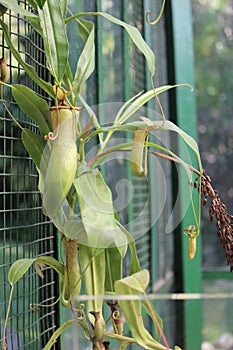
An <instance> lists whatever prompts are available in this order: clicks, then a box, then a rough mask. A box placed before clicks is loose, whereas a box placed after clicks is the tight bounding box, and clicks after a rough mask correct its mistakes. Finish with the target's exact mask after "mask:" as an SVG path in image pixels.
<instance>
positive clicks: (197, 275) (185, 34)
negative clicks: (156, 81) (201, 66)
mask: <svg viewBox="0 0 233 350" xmlns="http://www.w3.org/2000/svg"><path fill="white" fill-rule="evenodd" d="M171 16H172V27H173V28H172V31H173V50H174V70H175V82H174V83H189V84H192V85H193V84H194V77H193V61H194V60H193V40H192V36H193V34H192V14H191V1H189V0H172V1H171ZM176 112H177V115H176V123H177V124H178V126H179V127H181V128H182V129H183V130H184V131H186V132H187V133H188V134H189V135H191V136H192V137H194V138H196V137H197V132H196V110H195V95H194V93H191V92H190V91H189V90H188V89H186V90H185V89H183V88H178V89H177V90H176ZM179 176H180V180H181V184H182V183H183V181H186V182H187V178H186V176H185V174H184V171H183V172H182V171H181V173H180V174H179ZM181 191H182V189H181ZM187 195H188V194H187V191H186V193H185V191H183V193H182V195H181V212H182V209H185V208H184V205H185V196H187ZM190 220H192V215H191V210H190V208H189V210H188V211H187V213H186V215H185V217H184V219H183V220H182V223H181V227H180V229H181V234H182V230H184V229H185V228H186V227H188V226H189V225H190V224H192V221H190ZM181 243H182V250H181V252H182V264H183V268H182V272H183V276H182V277H183V289H184V292H186V293H187V292H201V278H202V276H201V251H200V236H199V237H198V243H197V254H196V257H195V258H194V260H189V259H188V257H187V244H188V239H187V237H186V236H185V235H182V239H181ZM201 331H202V304H201V301H194V300H189V301H185V304H184V342H185V344H184V348H185V349H188V350H197V349H201V339H202V338H201Z"/></svg>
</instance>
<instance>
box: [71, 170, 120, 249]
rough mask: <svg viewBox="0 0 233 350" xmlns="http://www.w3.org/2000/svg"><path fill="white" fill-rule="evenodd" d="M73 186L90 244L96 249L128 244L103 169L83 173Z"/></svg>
mask: <svg viewBox="0 0 233 350" xmlns="http://www.w3.org/2000/svg"><path fill="white" fill-rule="evenodd" d="M74 186H75V188H76V191H77V196H78V201H79V207H80V212H81V217H82V221H83V225H84V228H85V231H86V233H87V239H88V245H89V247H93V250H95V249H96V248H100V249H102V248H108V247H111V246H125V245H127V240H126V237H125V235H123V234H122V232H121V230H120V229H119V228H118V227H117V225H116V223H115V217H114V208H113V203H112V193H111V190H110V189H109V187H108V186H107V184H106V182H105V181H104V179H103V177H102V175H101V173H100V171H98V170H97V169H96V170H94V171H89V170H88V171H85V172H83V173H82V174H81V175H79V176H78V177H77V178H76V179H75V181H74Z"/></svg>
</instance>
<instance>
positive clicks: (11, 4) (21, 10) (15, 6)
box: [0, 0, 37, 17]
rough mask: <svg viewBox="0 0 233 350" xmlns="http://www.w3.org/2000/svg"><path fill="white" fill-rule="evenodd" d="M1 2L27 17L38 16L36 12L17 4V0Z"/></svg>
mask: <svg viewBox="0 0 233 350" xmlns="http://www.w3.org/2000/svg"><path fill="white" fill-rule="evenodd" d="M0 4H1V5H3V6H5V7H6V8H8V9H9V10H11V11H14V12H17V13H18V14H19V15H21V16H25V17H37V16H36V15H35V14H33V13H31V12H29V11H27V10H25V9H24V8H23V7H21V6H19V5H18V4H17V1H15V0H0Z"/></svg>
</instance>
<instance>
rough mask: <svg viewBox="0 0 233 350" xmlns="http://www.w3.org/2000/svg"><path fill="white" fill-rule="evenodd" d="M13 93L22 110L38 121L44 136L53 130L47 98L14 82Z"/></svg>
mask: <svg viewBox="0 0 233 350" xmlns="http://www.w3.org/2000/svg"><path fill="white" fill-rule="evenodd" d="M11 87H12V95H13V97H14V99H15V101H16V103H17V105H18V106H19V107H20V109H22V111H23V112H24V113H25V114H27V116H28V117H30V118H31V119H32V120H34V121H35V122H36V124H37V125H38V127H39V129H40V133H41V135H42V136H44V135H47V134H48V132H49V131H52V124H51V119H50V111H49V106H48V104H47V102H46V101H45V100H43V99H42V98H41V97H39V96H38V95H36V94H35V92H33V91H32V90H31V89H29V88H28V87H26V86H23V85H19V84H14V85H11Z"/></svg>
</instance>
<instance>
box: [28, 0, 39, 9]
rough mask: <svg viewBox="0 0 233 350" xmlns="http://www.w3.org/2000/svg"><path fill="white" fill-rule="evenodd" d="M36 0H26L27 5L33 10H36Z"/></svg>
mask: <svg viewBox="0 0 233 350" xmlns="http://www.w3.org/2000/svg"><path fill="white" fill-rule="evenodd" d="M35 1H36V0H27V2H28V3H29V5H31V6H32V7H33V8H34V9H35V10H36V9H37V4H36V2H35Z"/></svg>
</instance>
